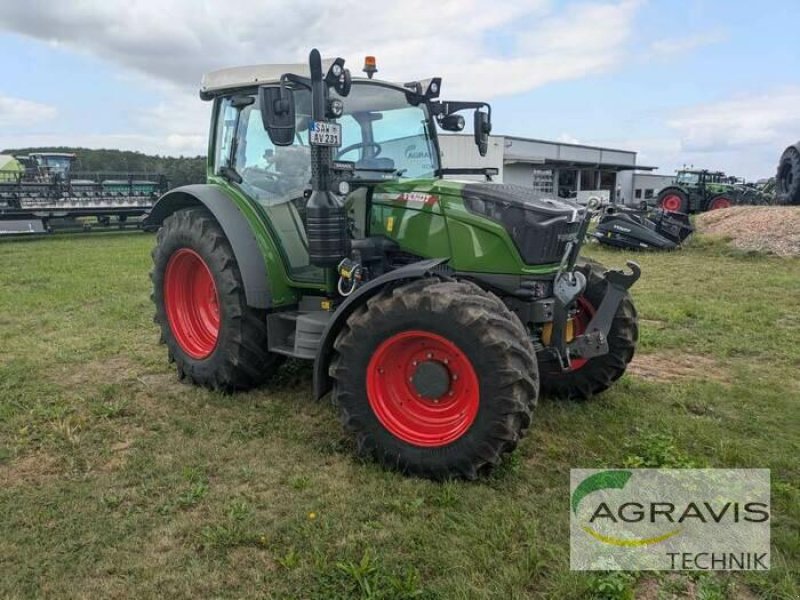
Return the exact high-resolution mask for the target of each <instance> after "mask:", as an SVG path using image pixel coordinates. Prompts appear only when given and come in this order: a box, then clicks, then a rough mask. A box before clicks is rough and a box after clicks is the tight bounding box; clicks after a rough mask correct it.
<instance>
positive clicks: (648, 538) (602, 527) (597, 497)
mask: <svg viewBox="0 0 800 600" xmlns="http://www.w3.org/2000/svg"><path fill="white" fill-rule="evenodd" d="M571 479H572V481H571V490H572V492H571V494H570V513H571V514H570V530H571V538H570V539H571V544H570V547H571V564H572V567H573V568H575V569H724V570H743V569H764V568H769V566H768V565H769V520H770V504H769V502H770V500H769V471H768V470H765V469H761V470H759V469H611V470H586V469H573V471H572V475H571Z"/></svg>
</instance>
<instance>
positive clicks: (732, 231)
mask: <svg viewBox="0 0 800 600" xmlns="http://www.w3.org/2000/svg"><path fill="white" fill-rule="evenodd" d="M695 224H696V226H697V231H698V232H700V233H704V234H707V235H716V236H723V237H726V238H729V239H730V244H731V245H732V246H733V247H734V248H738V249H739V250H746V251H755V252H765V253H769V254H776V255H778V256H800V206H733V207H731V208H724V209H721V210H712V211H709V212H706V213H703V214H700V215H698V216H697V218H696V220H695Z"/></svg>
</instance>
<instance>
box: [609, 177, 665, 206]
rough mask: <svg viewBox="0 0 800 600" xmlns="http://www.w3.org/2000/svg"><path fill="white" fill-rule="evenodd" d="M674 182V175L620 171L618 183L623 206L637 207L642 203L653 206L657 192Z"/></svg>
mask: <svg viewBox="0 0 800 600" xmlns="http://www.w3.org/2000/svg"><path fill="white" fill-rule="evenodd" d="M674 180H675V175H662V174H660V173H637V172H636V171H622V172H621V173H620V174H619V179H618V181H619V183H620V186H621V188H622V196H623V204H632V205H634V206H638V205H639V204H641V203H642V202H647V203H649V204H653V203H654V202H655V199H656V198H657V197H658V192H659V191H661V190H662V189H663V188H665V187H667V186H668V185H670V184H671V183H672V182H673V181H674Z"/></svg>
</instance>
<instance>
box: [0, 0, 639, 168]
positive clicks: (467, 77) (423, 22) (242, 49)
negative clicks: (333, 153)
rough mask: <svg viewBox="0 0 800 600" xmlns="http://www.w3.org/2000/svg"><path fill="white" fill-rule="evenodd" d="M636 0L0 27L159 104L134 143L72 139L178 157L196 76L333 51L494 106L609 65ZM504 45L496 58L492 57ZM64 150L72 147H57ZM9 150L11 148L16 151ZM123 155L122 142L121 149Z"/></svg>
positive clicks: (358, 8)
mask: <svg viewBox="0 0 800 600" xmlns="http://www.w3.org/2000/svg"><path fill="white" fill-rule="evenodd" d="M639 5H640V0H593V1H590V2H582V3H573V4H571V5H568V6H567V7H566V8H553V7H552V6H551V3H550V0H493V2H492V3H491V5H486V3H484V2H481V0H440V1H439V2H437V3H435V4H431V2H430V1H429V0H406V1H404V2H396V1H394V0H392V1H388V0H383V1H381V0H377V1H376V2H373V3H371V4H369V5H368V7H366V6H365V4H364V3H363V2H362V1H360V0H340V2H338V3H329V2H324V1H323V0H312V1H308V2H295V1H293V0H240V1H239V2H238V3H236V4H235V5H233V4H230V3H222V2H197V1H196V0H159V1H158V2H146V3H145V2H128V3H116V2H113V3H112V2H106V1H104V0H83V1H82V2H80V3H60V2H59V3H53V2H50V1H49V0H29V1H28V2H25V3H12V4H11V5H10V6H5V7H4V8H3V10H2V11H0V30H3V29H5V30H8V31H12V32H15V33H17V34H21V35H24V36H28V37H31V38H34V39H38V40H42V41H45V42H48V43H50V44H54V45H57V46H59V47H66V48H69V49H71V50H73V51H77V52H81V53H85V54H88V55H91V56H94V57H97V58H100V59H102V60H105V61H108V62H111V63H113V64H115V65H118V66H119V67H120V76H121V77H129V76H130V74H133V73H136V74H140V75H144V76H145V78H146V79H149V81H150V82H151V84H156V88H157V89H159V90H160V93H161V94H162V96H163V97H164V98H166V100H165V101H164V102H162V103H161V104H159V105H157V106H154V107H153V108H152V109H150V110H148V111H144V112H143V113H142V114H140V115H138V116H134V120H135V121H136V124H137V127H138V129H137V131H138V132H139V133H137V134H136V135H133V136H131V135H123V136H105V137H97V136H94V135H92V134H91V133H87V134H86V135H81V136H71V138H72V139H76V140H79V139H84V140H86V141H87V142H100V143H106V142H107V143H109V144H110V143H114V142H119V143H123V144H129V143H133V142H134V141H140V142H141V143H142V144H143V148H144V147H147V148H152V147H156V148H158V149H159V151H160V152H168V153H178V152H186V151H189V150H190V149H191V151H192V152H194V151H203V148H204V146H205V139H206V136H207V130H208V123H207V119H208V107H207V105H204V104H203V103H201V102H200V101H199V100H198V99H197V88H198V86H199V82H200V77H201V75H202V73H203V72H206V71H209V70H213V69H216V68H221V67H225V66H231V65H244V64H254V63H270V62H275V63H285V62H302V61H305V60H307V56H308V54H307V53H308V50H309V49H310V46H311V45H312V44H318V46H319V48H320V50H321V52H322V53H323V55H324V56H334V55H338V56H343V57H345V58H346V59H347V60H348V61H349V63H348V64H349V67H350V68H351V70H352V71H353V74H354V75H361V72H360V69H361V62H360V61H361V59H362V57H363V56H364V55H367V54H373V55H375V56H377V58H378V68H379V69H380V76H381V77H385V78H387V79H390V80H395V81H410V80H412V79H420V78H425V77H428V76H431V75H440V76H443V77H444V81H445V85H444V96H445V97H449V98H456V97H462V98H464V99H471V98H475V99H490V98H492V97H495V96H499V95H504V94H513V93H520V92H525V91H528V90H531V89H534V88H536V87H538V86H542V85H544V84H547V83H550V82H554V81H561V80H568V79H575V78H580V77H583V76H586V75H588V74H596V73H599V72H602V71H606V70H609V69H611V68H613V67H614V66H615V65H617V64H619V63H620V62H622V60H623V53H624V49H625V46H626V43H627V40H628V37H629V33H630V31H631V29H632V22H633V19H634V17H635V15H636V12H637V10H638V7H639ZM500 47H502V50H500ZM63 143H75V142H72V141H63ZM15 145H17V146H18V145H20V144H19V143H15ZM126 147H127V146H126Z"/></svg>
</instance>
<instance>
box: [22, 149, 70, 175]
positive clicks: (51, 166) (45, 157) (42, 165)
mask: <svg viewBox="0 0 800 600" xmlns="http://www.w3.org/2000/svg"><path fill="white" fill-rule="evenodd" d="M28 156H29V159H30V161H31V163H32V166H33V167H34V168H35V169H36V172H37V175H38V176H39V177H42V178H49V179H53V178H59V179H62V180H65V179H69V174H70V171H71V170H72V165H73V164H74V163H75V161H76V159H77V156H76V155H75V154H72V153H68V152H31V154H29V155H28Z"/></svg>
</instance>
